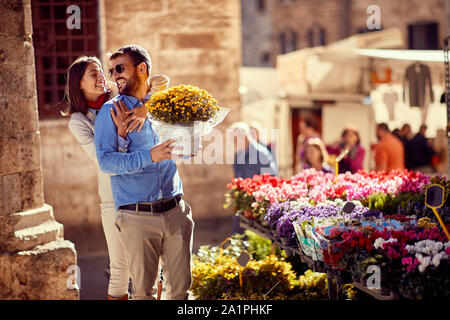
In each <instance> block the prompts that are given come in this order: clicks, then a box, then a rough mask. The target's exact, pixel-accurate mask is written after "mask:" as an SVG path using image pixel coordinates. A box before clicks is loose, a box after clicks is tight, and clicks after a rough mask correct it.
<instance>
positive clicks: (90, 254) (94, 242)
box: [71, 216, 232, 300]
mask: <svg viewBox="0 0 450 320" xmlns="http://www.w3.org/2000/svg"><path fill="white" fill-rule="evenodd" d="M231 221H232V219H231V216H230V218H221V219H208V220H205V219H203V220H199V221H195V229H194V249H193V253H196V252H197V251H198V248H199V247H200V246H201V245H209V244H212V245H218V244H220V243H221V242H222V241H223V240H224V239H225V238H226V237H228V236H229V235H230V232H231V224H232V222H231ZM71 241H73V242H74V243H75V248H76V249H77V254H78V266H79V267H80V274H81V290H80V299H81V300H104V299H106V297H107V290H108V280H107V277H106V275H105V268H107V267H108V252H107V248H106V242H105V239H104V236H103V234H102V233H100V232H99V233H98V234H95V235H92V236H91V237H89V238H83V239H82V240H81V239H80V240H78V239H71ZM164 293H165V292H164V289H163V292H162V295H161V299H165V295H164ZM189 299H194V297H193V296H192V295H190V296H189Z"/></svg>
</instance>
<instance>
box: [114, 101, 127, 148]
mask: <svg viewBox="0 0 450 320" xmlns="http://www.w3.org/2000/svg"><path fill="white" fill-rule="evenodd" d="M113 103H114V106H115V107H116V110H117V114H116V113H115V112H114V109H113V108H111V117H112V119H113V121H114V124H115V125H116V127H117V133H118V134H119V136H121V137H122V138H124V139H126V137H127V134H128V131H127V125H128V122H129V121H130V119H129V118H130V117H129V116H127V114H126V112H127V111H128V107H127V106H126V105H125V103H123V101H120V100H119V103H116V102H115V101H113Z"/></svg>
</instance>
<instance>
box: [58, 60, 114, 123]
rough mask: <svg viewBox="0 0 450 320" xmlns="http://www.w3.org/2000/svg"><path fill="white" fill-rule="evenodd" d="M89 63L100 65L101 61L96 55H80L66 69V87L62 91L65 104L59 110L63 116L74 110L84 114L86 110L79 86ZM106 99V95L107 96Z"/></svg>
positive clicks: (86, 102) (84, 99)
mask: <svg viewBox="0 0 450 320" xmlns="http://www.w3.org/2000/svg"><path fill="white" fill-rule="evenodd" d="M91 63H96V64H98V65H99V66H100V68H101V67H102V63H101V62H100V60H99V59H98V58H97V57H93V56H89V57H88V56H80V57H78V58H77V59H76V60H75V61H74V62H73V63H72V64H71V65H70V67H69V70H67V80H66V88H65V92H64V100H65V103H66V105H67V107H66V110H65V111H63V112H61V114H62V115H63V116H69V115H71V114H72V113H74V112H81V113H82V114H84V115H85V114H86V113H87V110H88V101H87V99H86V97H85V96H84V93H83V91H82V90H81V88H80V81H81V79H82V78H83V76H84V73H85V71H86V68H87V67H88V65H90V64H91ZM107 99H108V97H107Z"/></svg>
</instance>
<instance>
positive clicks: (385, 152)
mask: <svg viewBox="0 0 450 320" xmlns="http://www.w3.org/2000/svg"><path fill="white" fill-rule="evenodd" d="M376 135H377V138H378V140H379V141H380V142H379V143H378V145H377V146H376V147H375V165H376V170H377V171H387V172H389V171H391V170H395V169H404V168H405V154H404V149H403V144H402V142H401V141H400V140H399V139H398V138H397V137H395V136H394V135H393V134H392V133H391V132H390V131H389V127H388V125H387V124H386V123H380V124H378V125H377V128H376Z"/></svg>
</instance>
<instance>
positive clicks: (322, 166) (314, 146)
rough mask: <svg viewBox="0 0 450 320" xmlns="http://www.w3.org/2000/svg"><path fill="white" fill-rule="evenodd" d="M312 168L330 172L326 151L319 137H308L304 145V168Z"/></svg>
mask: <svg viewBox="0 0 450 320" xmlns="http://www.w3.org/2000/svg"><path fill="white" fill-rule="evenodd" d="M306 168H314V169H316V170H317V171H323V172H325V173H328V172H331V167H330V165H329V164H328V152H327V150H326V149H325V145H324V144H323V142H322V140H320V139H319V138H310V139H308V141H307V142H306V147H305V169H306Z"/></svg>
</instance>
